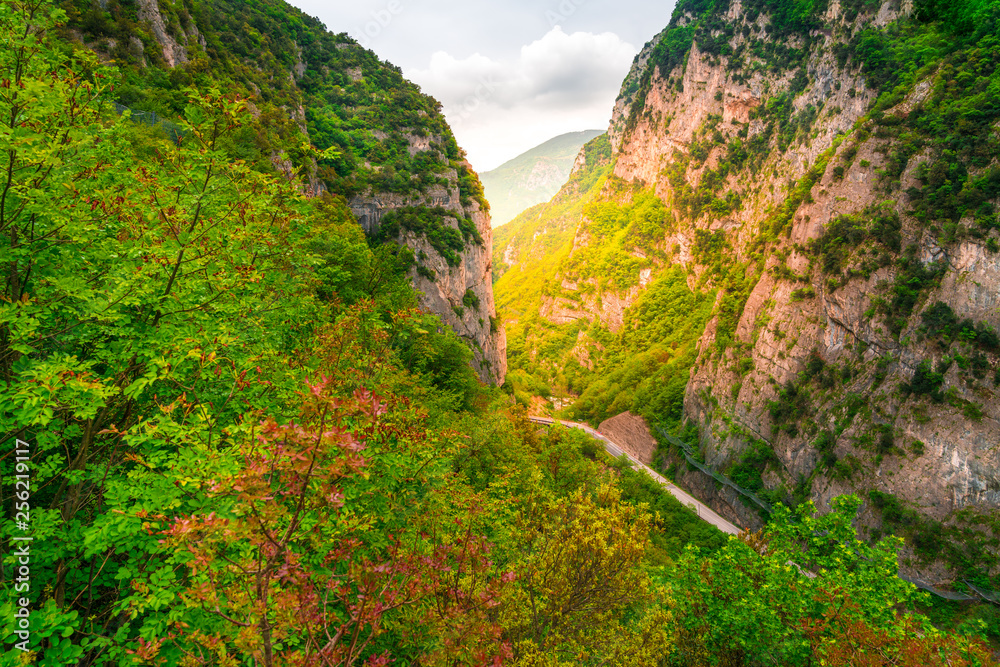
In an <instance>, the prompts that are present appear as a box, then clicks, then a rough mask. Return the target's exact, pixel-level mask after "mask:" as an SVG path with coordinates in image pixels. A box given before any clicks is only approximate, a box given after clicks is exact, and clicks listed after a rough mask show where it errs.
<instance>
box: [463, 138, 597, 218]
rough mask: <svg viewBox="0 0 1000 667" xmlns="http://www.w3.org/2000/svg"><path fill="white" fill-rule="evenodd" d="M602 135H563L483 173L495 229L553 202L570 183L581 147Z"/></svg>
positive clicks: (482, 177)
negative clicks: (570, 173) (572, 170)
mask: <svg viewBox="0 0 1000 667" xmlns="http://www.w3.org/2000/svg"><path fill="white" fill-rule="evenodd" d="M599 134H602V132H601V130H583V131H582V132H568V133H566V134H560V135H559V136H558V137H553V138H552V139H549V140H548V141H546V142H545V143H542V144H539V145H538V146H535V147H534V148H532V149H531V150H529V151H526V152H524V153H522V154H520V155H518V156H517V157H516V158H514V159H512V160H508V161H507V162H504V163H503V164H502V165H500V166H499V167H497V168H496V169H491V170H490V171H484V172H483V173H481V174H480V175H479V178H480V179H481V180H482V183H483V189H484V190H485V191H486V198H487V199H488V200H489V202H490V212H491V214H492V217H493V226H494V227H499V226H500V225H504V224H507V223H508V222H510V221H511V220H513V219H514V217H515V216H517V214H518V213H520V212H521V211H523V210H524V209H526V208H528V207H529V206H534V205H535V204H541V203H543V202H547V201H548V200H549V199H551V198H552V196H553V195H554V194H556V193H557V192H559V188H561V187H562V185H563V183H565V182H566V178H567V177H568V176H569V172H570V170H571V169H572V168H573V161H574V160H575V159H576V156H577V154H578V153H579V152H580V148H581V147H583V145H584V144H585V143H587V142H588V141H590V140H591V139H593V138H594V137H596V136H597V135H599Z"/></svg>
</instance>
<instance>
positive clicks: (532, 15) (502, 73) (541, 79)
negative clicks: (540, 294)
mask: <svg viewBox="0 0 1000 667" xmlns="http://www.w3.org/2000/svg"><path fill="white" fill-rule="evenodd" d="M291 2H292V4H294V5H295V6H297V7H300V8H301V9H302V10H303V11H305V12H306V13H307V14H310V15H312V16H316V17H318V18H319V19H320V20H321V21H323V23H325V24H326V27H327V28H328V29H329V30H330V31H332V32H335V33H339V32H346V33H348V34H349V35H351V36H352V37H354V38H355V39H356V40H358V41H359V42H360V43H361V44H362V45H363V46H365V47H367V48H369V49H371V50H372V51H374V52H375V53H376V54H378V55H379V56H380V57H381V58H382V59H383V60H388V61H389V62H391V63H393V64H394V65H398V66H399V67H401V68H402V69H403V73H404V74H405V75H406V77H407V78H408V79H410V80H411V81H414V82H416V83H417V84H419V85H420V87H421V88H422V89H423V91H424V92H425V93H428V94H429V95H433V96H434V97H435V98H437V99H438V100H439V101H440V102H441V104H442V105H443V106H444V111H445V115H446V116H447V118H448V122H449V123H450V124H451V127H452V129H453V130H454V132H455V136H456V137H457V138H458V143H459V144H460V145H461V146H462V147H463V148H464V149H465V150H466V151H467V152H468V155H469V160H470V161H471V162H472V165H473V167H475V169H476V170H477V171H488V170H490V169H493V168H495V167H497V166H499V165H500V164H501V163H503V162H505V161H506V160H509V159H510V158H512V157H516V156H517V155H519V154H520V153H523V152H524V151H526V150H528V149H530V148H532V147H534V146H536V145H538V144H540V143H542V142H543V141H546V140H548V139H551V138H552V137H554V136H556V135H559V134H563V133H564V132H573V131H577V130H587V129H601V130H604V129H607V125H608V121H609V120H610V118H611V109H612V107H613V105H614V101H615V97H616V96H617V95H618V89H619V87H620V85H621V82H622V79H624V78H625V75H626V74H627V73H628V69H629V66H630V65H631V63H632V58H633V57H634V56H635V54H636V53H637V52H638V50H639V49H640V48H642V45H643V44H645V43H646V42H647V41H648V40H649V39H651V38H652V37H653V35H655V34H656V33H658V32H659V31H660V30H661V29H663V27H664V26H666V25H667V22H668V21H669V20H670V12H671V11H672V10H673V5H674V2H673V0H291Z"/></svg>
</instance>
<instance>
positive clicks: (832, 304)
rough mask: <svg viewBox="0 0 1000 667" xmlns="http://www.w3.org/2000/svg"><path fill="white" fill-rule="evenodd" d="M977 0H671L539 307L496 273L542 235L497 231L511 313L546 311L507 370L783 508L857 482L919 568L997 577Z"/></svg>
mask: <svg viewBox="0 0 1000 667" xmlns="http://www.w3.org/2000/svg"><path fill="white" fill-rule="evenodd" d="M990 7H992V5H988V4H987V3H975V2H970V3H967V4H959V5H955V6H951V5H949V6H948V7H945V6H943V5H942V6H939V5H936V4H934V3H917V5H916V7H914V6H911V5H909V4H906V5H902V6H901V5H899V4H898V3H893V2H886V3H883V4H881V5H878V4H876V3H866V2H832V3H829V4H826V3H815V4H809V5H801V4H791V3H784V2H780V1H778V0H774V1H764V0H748V1H743V2H740V1H738V0H734V1H732V2H728V3H727V2H723V1H721V0H717V1H715V2H686V3H681V4H680V5H679V6H678V8H677V10H676V12H675V14H674V17H673V19H672V21H671V24H670V26H668V28H667V30H665V31H664V32H663V33H661V34H660V35H659V36H657V38H656V39H654V41H653V42H651V43H650V44H648V45H647V46H646V48H645V49H644V50H643V52H642V53H640V55H639V56H638V57H637V58H636V62H635V64H634V66H633V69H632V72H631V73H630V74H629V76H628V78H627V79H626V81H625V82H624V84H623V87H622V93H621V96H620V98H619V100H618V103H617V104H616V109H615V115H614V118H613V120H612V123H611V127H610V130H609V137H610V142H611V145H612V149H613V154H612V157H611V159H612V161H613V164H614V167H613V170H612V173H611V175H610V176H609V177H608V179H607V182H606V183H605V184H604V185H603V188H602V190H601V193H600V195H599V196H598V197H596V198H594V201H593V202H592V203H591V204H589V205H588V206H586V207H584V209H583V212H582V215H579V214H578V213H576V212H572V213H571V214H570V215H568V216H565V217H562V218H560V220H559V221H558V222H550V223H549V224H548V226H547V228H546V229H552V230H572V232H571V233H570V232H566V233H565V234H566V237H567V238H568V237H569V236H570V235H572V241H571V242H570V243H569V244H568V245H566V246H565V247H563V248H562V249H561V250H560V253H561V254H559V255H553V254H547V253H546V252H545V251H544V250H543V251H542V252H541V257H539V258H533V259H532V264H531V269H530V270H537V267H539V266H543V265H544V266H548V267H549V269H548V271H547V272H546V273H544V275H540V276H538V278H539V279H542V280H543V281H544V284H543V285H542V286H541V287H540V288H539V290H538V292H539V293H540V297H539V302H538V307H537V309H535V308H533V307H531V306H530V304H528V303H527V302H526V301H525V300H523V299H521V298H519V297H518V295H517V294H516V293H514V292H511V291H508V290H509V287H508V285H513V284H514V283H513V279H512V276H513V275H516V274H517V273H518V272H520V271H525V270H529V267H528V266H524V267H519V266H518V260H517V259H516V258H518V257H524V256H527V257H530V256H531V252H532V250H531V249H532V248H533V247H534V248H536V249H537V248H539V245H538V239H539V238H544V231H545V230H538V229H536V230H534V231H532V232H531V233H530V234H524V233H520V232H518V231H517V230H515V229H512V230H511V231H510V232H508V233H507V235H505V237H504V245H503V246H499V244H498V248H497V249H496V251H495V257H496V261H498V262H499V260H500V259H502V258H509V260H510V261H509V262H508V263H509V264H511V268H510V269H509V270H508V271H507V273H505V274H504V276H503V277H502V278H501V279H500V281H499V282H498V283H497V292H498V301H499V302H500V303H502V304H505V305H504V308H502V310H503V311H506V310H507V309H508V308H510V309H511V311H512V312H513V313H515V317H516V318H517V320H518V322H521V321H524V320H525V318H526V317H528V316H526V315H524V314H523V312H524V311H530V312H531V315H530V317H528V319H531V318H534V320H533V321H532V323H531V324H530V325H529V326H527V327H525V328H524V329H523V330H520V331H517V333H516V336H517V340H515V334H514V329H513V328H512V336H511V341H510V349H511V350H512V354H511V371H512V372H511V376H512V377H513V378H515V379H520V381H521V382H522V386H523V387H524V388H526V390H528V391H531V390H534V391H535V393H542V394H544V393H545V392H544V391H542V390H548V389H552V390H553V392H554V393H556V394H558V393H559V392H560V391H563V392H568V393H570V394H574V395H577V396H579V398H578V399H576V401H575V403H574V404H573V406H572V407H570V408H569V409H568V413H569V414H571V415H573V416H577V417H585V418H588V419H590V420H592V422H596V421H599V420H600V419H603V418H605V417H607V416H609V415H612V414H616V413H617V412H621V411H623V410H626V409H631V410H632V411H633V412H636V413H641V414H643V416H645V417H646V419H647V420H648V421H650V422H653V423H659V424H662V425H664V426H668V427H674V428H677V429H680V424H681V422H682V421H686V422H687V425H688V427H687V428H688V430H687V431H686V436H687V437H688V439H689V440H694V439H695V438H696V437H697V439H698V441H699V443H700V446H701V456H703V457H704V459H705V460H706V461H707V462H708V463H710V464H711V465H713V466H714V467H716V468H717V469H721V470H724V471H726V472H728V473H730V474H731V476H733V477H734V478H735V479H736V480H737V481H738V482H739V483H741V484H742V485H743V486H744V487H747V488H749V489H750V490H752V491H756V492H758V493H759V494H760V495H764V496H766V497H767V498H768V499H769V500H771V501H779V500H786V501H792V500H796V499H801V498H804V497H811V498H814V499H816V500H817V501H818V502H819V504H820V505H821V506H822V505H824V504H825V503H826V502H827V501H828V500H829V499H830V498H831V497H833V496H834V495H837V494H839V493H843V492H845V491H848V490H857V491H861V492H863V493H864V494H866V495H865V497H866V498H867V500H868V503H867V504H866V506H865V509H864V513H863V517H864V523H865V524H866V525H868V526H869V527H870V528H871V529H872V530H873V533H874V531H894V532H897V533H899V534H901V535H905V536H906V537H907V538H908V545H909V547H908V548H909V549H911V552H910V555H911V556H912V557H913V559H912V560H910V561H908V567H911V568H914V569H917V570H924V571H926V572H927V573H929V574H930V575H932V576H942V577H943V576H944V573H943V571H942V570H936V569H934V565H935V563H936V564H938V565H947V566H948V567H950V568H951V573H952V576H955V575H956V574H961V575H963V576H986V575H987V574H990V573H991V574H993V575H996V574H997V573H998V570H997V566H996V563H997V559H996V556H995V554H996V552H995V548H996V547H995V539H996V537H997V529H998V526H997V525H996V516H997V508H998V507H1000V472H998V470H1000V450H998V448H997V447H996V441H997V436H998V434H1000V423H998V421H997V420H998V418H1000V401H998V392H997V386H998V384H1000V376H997V377H994V376H995V375H996V373H995V371H996V369H997V367H998V354H1000V339H998V337H997V333H996V331H997V328H998V324H1000V311H998V309H997V302H996V294H997V293H998V292H1000V253H998V251H1000V244H998V231H997V228H998V222H997V215H996V210H995V205H996V203H997V196H998V195H1000V186H998V185H997V183H1000V167H998V166H997V165H996V163H995V155H996V149H997V147H998V146H997V136H996V134H995V129H994V128H995V123H996V121H997V120H998V119H1000V97H998V94H997V91H998V90H1000V87H998V86H1000V84H998V83H997V82H998V81H1000V70H998V69H997V65H998V64H1000V63H998V61H997V57H996V53H997V50H996V49H995V46H994V45H995V44H996V31H997V23H996V19H995V14H993V13H991V12H993V11H994V10H993V9H991V8H990ZM565 192H566V191H564V193H565ZM562 196H563V194H561V195H559V196H557V198H556V200H554V201H556V202H559V201H560V197H562ZM533 215H534V217H533V220H536V221H537V220H542V219H544V218H545V210H544V209H543V210H541V211H540V212H539V211H535V212H534V214H533ZM526 220H527V218H525V217H523V216H522V218H521V219H520V221H518V222H519V223H520V224H522V225H523V224H526ZM508 239H509V240H508ZM508 281H510V282H508ZM664 283H665V284H664ZM650 286H661V287H660V289H655V290H654V289H651V288H650ZM685 290H688V291H689V292H690V295H688V294H687V293H686V292H685ZM697 295H700V296H701V297H702V298H707V299H708V300H709V302H710V303H712V304H713V305H712V306H711V307H710V311H709V314H708V316H707V317H704V318H703V319H700V320H699V319H698V317H697V316H696V314H697V313H698V312H699V306H698V305H697V304H698V303H700V301H699V300H698V298H697ZM509 302H513V305H511V306H507V305H506V304H507V303H509ZM504 314H505V316H507V317H510V316H509V315H506V312H505V313H504ZM678 327H680V331H678ZM695 344H696V347H697V352H696V354H692V355H691V356H689V357H688V358H687V359H686V360H685V361H682V362H679V361H678V360H677V358H678V357H683V356H684V355H683V354H682V352H683V351H684V350H685V349H688V348H686V346H688V345H695ZM521 350H523V352H521ZM647 352H650V353H649V354H647ZM671 363H673V364H676V366H674V367H672V368H671ZM581 367H582V368H581ZM688 368H690V371H688ZM678 386H683V389H682V390H681V391H678V389H677V388H678ZM694 425H697V433H695V431H693V430H692V428H693V426H694ZM666 453H668V454H669V452H666ZM672 460H673V461H678V462H679V461H682V459H680V458H679V457H676V458H672ZM678 474H680V475H682V476H683V477H684V478H685V480H684V481H685V482H686V483H688V484H689V485H691V486H695V487H697V488H698V489H699V490H700V492H701V493H702V494H703V495H704V497H706V498H710V499H712V500H713V502H715V503H716V506H717V508H718V509H720V510H721V511H724V512H729V513H730V515H731V516H734V517H736V518H738V519H739V520H740V521H742V522H744V523H749V524H751V525H753V524H754V523H756V522H757V521H759V519H758V517H757V515H756V510H751V509H748V508H747V507H746V505H744V504H743V503H742V502H740V500H739V497H738V496H737V494H735V493H734V492H732V491H731V490H730V489H728V488H726V489H725V490H717V489H716V485H715V483H714V482H711V481H710V480H708V479H707V478H701V477H699V474H698V473H692V472H685V471H684V470H683V469H682V470H681V471H679V473H678Z"/></svg>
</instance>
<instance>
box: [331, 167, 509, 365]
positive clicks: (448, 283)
mask: <svg viewBox="0 0 1000 667" xmlns="http://www.w3.org/2000/svg"><path fill="white" fill-rule="evenodd" d="M445 179H446V180H447V183H448V184H447V185H435V186H432V187H430V188H429V189H428V191H427V192H426V193H422V194H420V195H419V196H416V197H413V196H406V195H398V194H392V193H383V194H373V193H371V192H368V193H365V194H361V195H358V196H356V197H354V198H353V199H351V201H350V206H351V210H352V211H353V212H354V215H355V216H356V217H357V219H358V222H359V223H360V224H361V226H362V227H363V228H364V230H365V232H366V233H368V234H377V233H378V231H379V229H380V227H381V223H382V219H383V217H384V216H385V215H386V214H387V213H390V212H392V211H400V210H402V209H404V208H407V207H413V206H423V205H431V206H434V207H440V208H442V209H444V210H445V211H447V212H448V213H451V214H452V215H445V216H444V223H445V224H446V225H448V226H449V227H450V228H452V229H455V230H458V228H459V225H458V220H459V219H460V218H466V219H470V220H471V221H472V223H473V224H474V225H475V228H476V231H477V232H478V234H479V238H480V239H481V240H480V241H477V242H469V243H466V245H465V248H464V250H462V252H461V253H460V257H461V261H460V262H458V263H457V264H456V263H454V262H452V263H449V262H448V260H447V259H446V258H445V257H444V256H442V254H441V253H440V252H439V251H438V250H437V249H435V247H434V245H433V244H432V243H431V242H430V241H428V239H427V237H426V236H424V235H422V234H417V233H413V232H409V231H405V232H403V233H402V234H401V236H400V237H399V238H398V240H399V242H400V243H402V244H403V245H405V246H406V247H408V248H410V249H411V250H412V251H413V253H414V255H415V256H416V258H417V261H416V263H415V264H414V266H413V268H411V269H410V278H411V280H412V282H413V285H414V287H415V288H416V290H417V292H418V293H419V300H420V307H421V308H423V309H425V310H428V311H430V312H432V313H435V314H436V315H438V316H439V317H440V318H441V320H442V321H443V322H444V323H445V324H447V325H448V326H449V327H451V329H452V330H453V331H454V332H455V333H456V334H458V336H459V337H461V338H462V339H464V340H465V341H466V342H467V343H468V344H469V347H470V348H471V349H472V352H473V366H474V367H475V369H476V372H477V373H479V377H480V378H481V379H482V380H483V381H484V382H487V383H489V384H502V383H503V380H504V376H505V375H506V374H507V341H506V337H505V334H504V329H503V327H502V326H501V325H500V324H499V322H498V320H497V317H496V306H495V305H494V302H493V259H492V252H493V230H492V226H491V224H490V215H489V212H488V211H484V210H483V209H482V207H481V205H480V203H479V202H478V201H475V200H473V201H467V203H465V204H463V203H462V197H461V195H460V192H459V187H458V173H457V172H456V171H455V170H449V171H448V172H446V174H445Z"/></svg>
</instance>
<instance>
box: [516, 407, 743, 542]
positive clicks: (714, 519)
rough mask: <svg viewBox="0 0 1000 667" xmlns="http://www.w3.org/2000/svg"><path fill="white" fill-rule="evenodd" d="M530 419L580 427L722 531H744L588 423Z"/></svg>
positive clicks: (540, 418)
mask: <svg viewBox="0 0 1000 667" xmlns="http://www.w3.org/2000/svg"><path fill="white" fill-rule="evenodd" d="M528 419H530V420H531V421H533V422H535V423H536V424H550V425H551V424H560V425H562V426H566V427H569V428H578V429H580V430H582V431H585V432H586V433H588V434H589V435H591V436H593V437H595V438H597V439H598V440H600V441H601V442H603V443H604V448H605V449H606V450H608V453H609V454H611V455H612V456H614V457H615V458H618V457H619V456H622V455H623V454H624V455H625V456H627V457H628V459H629V461H631V462H632V468H633V469H635V470H641V471H643V472H644V473H646V474H647V475H649V476H650V477H652V478H653V479H654V480H656V481H657V482H659V483H660V484H662V485H663V486H664V487H665V488H666V489H667V491H669V492H670V493H671V494H673V496H674V497H675V498H677V500H679V501H681V502H682V503H684V504H685V505H687V506H688V507H690V508H691V509H693V510H694V511H695V512H696V513H697V514H698V517H699V518H701V519H702V520H703V521H707V522H709V523H710V524H712V525H713V526H715V527H716V528H718V529H719V530H721V531H722V532H724V533H729V534H730V535H738V534H739V533H741V532H743V530H742V529H741V528H739V527H738V526H735V525H733V524H732V523H730V522H728V521H726V520H725V519H723V518H722V517H721V516H719V515H718V514H717V513H716V512H715V510H713V509H712V508H711V507H709V506H708V505H706V504H704V503H703V502H701V501H700V500H698V499H697V498H695V497H694V496H692V495H690V494H689V493H687V492H686V491H684V490H682V489H680V488H678V487H677V486H676V485H675V484H674V483H673V482H671V481H670V480H669V479H667V478H665V477H663V476H662V475H660V474H659V473H658V472H656V471H655V470H653V469H652V468H650V467H649V466H647V465H646V464H644V463H642V462H641V461H639V460H637V459H635V458H634V457H633V456H632V455H631V454H629V453H628V452H626V451H625V450H623V449H622V448H621V447H620V446H619V445H617V444H615V443H614V442H612V441H611V440H610V439H609V438H608V437H607V436H605V435H603V434H601V433H598V432H597V431H595V430H594V429H593V428H591V427H590V426H588V425H586V424H581V423H579V422H569V421H563V420H560V419H551V418H549V417H528Z"/></svg>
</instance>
